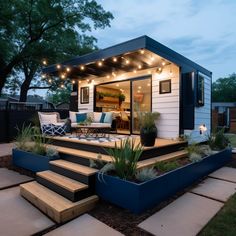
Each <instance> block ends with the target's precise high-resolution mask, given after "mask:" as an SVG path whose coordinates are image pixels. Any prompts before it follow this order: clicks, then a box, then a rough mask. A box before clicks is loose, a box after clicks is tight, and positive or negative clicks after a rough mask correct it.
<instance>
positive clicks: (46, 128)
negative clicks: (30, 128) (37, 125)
mask: <svg viewBox="0 0 236 236" xmlns="http://www.w3.org/2000/svg"><path fill="white" fill-rule="evenodd" d="M42 133H43V134H46V135H51V136H53V135H54V125H53V124H46V125H42Z"/></svg>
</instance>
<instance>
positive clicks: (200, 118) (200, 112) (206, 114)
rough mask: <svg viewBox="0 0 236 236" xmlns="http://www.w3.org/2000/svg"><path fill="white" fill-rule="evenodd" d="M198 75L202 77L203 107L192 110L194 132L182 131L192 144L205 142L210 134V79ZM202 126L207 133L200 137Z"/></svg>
mask: <svg viewBox="0 0 236 236" xmlns="http://www.w3.org/2000/svg"><path fill="white" fill-rule="evenodd" d="M199 74H200V75H201V76H203V77H204V106H202V107H195V109H194V130H185V131H184V133H185V134H186V135H188V136H190V140H191V141H194V142H201V141H205V140H206V138H207V135H208V134H209V133H210V132H211V78H210V77H208V76H206V75H204V74H202V73H199ZM203 124H204V125H205V126H206V127H207V131H206V132H205V133H204V134H202V135H200V131H199V127H200V126H201V125H203Z"/></svg>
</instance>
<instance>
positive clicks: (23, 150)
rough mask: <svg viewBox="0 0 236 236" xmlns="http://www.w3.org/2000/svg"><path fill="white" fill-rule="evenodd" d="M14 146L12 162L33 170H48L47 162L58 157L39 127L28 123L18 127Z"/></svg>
mask: <svg viewBox="0 0 236 236" xmlns="http://www.w3.org/2000/svg"><path fill="white" fill-rule="evenodd" d="M15 146H16V148H15V149H13V150H12V162H13V164H14V165H15V166H19V167H22V168H24V169H28V170H31V171H33V172H38V171H44V170H48V169H49V162H50V161H51V160H56V159H58V158H59V155H58V152H57V150H56V149H55V148H52V147H49V146H48V145H47V143H46V139H45V137H44V136H42V135H41V133H40V130H39V128H37V127H31V126H30V125H29V126H26V127H25V126H24V125H23V127H22V129H21V130H19V129H18V135H17V137H16V140H15Z"/></svg>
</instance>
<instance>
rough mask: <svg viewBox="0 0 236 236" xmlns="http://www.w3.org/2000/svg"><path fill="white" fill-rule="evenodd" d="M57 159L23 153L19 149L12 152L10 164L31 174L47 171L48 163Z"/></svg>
mask: <svg viewBox="0 0 236 236" xmlns="http://www.w3.org/2000/svg"><path fill="white" fill-rule="evenodd" d="M58 158H59V157H47V156H41V155H37V154H34V153H32V152H25V151H22V150H19V149H13V150H12V162H13V164H14V165H15V166H19V167H22V168H24V169H27V170H31V171H33V172H38V171H44V170H48V169H49V162H50V161H52V160H56V159H58Z"/></svg>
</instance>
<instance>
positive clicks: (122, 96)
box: [118, 93, 125, 106]
mask: <svg viewBox="0 0 236 236" xmlns="http://www.w3.org/2000/svg"><path fill="white" fill-rule="evenodd" d="M118 99H119V106H121V104H122V102H124V101H125V95H124V94H123V93H120V94H119V95H118Z"/></svg>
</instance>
